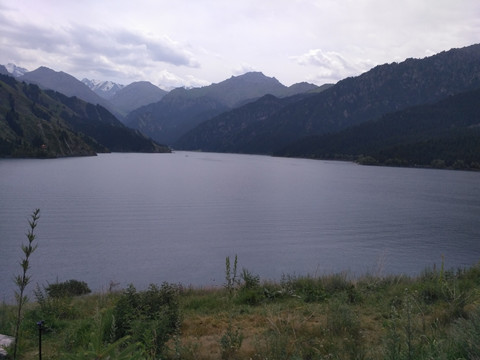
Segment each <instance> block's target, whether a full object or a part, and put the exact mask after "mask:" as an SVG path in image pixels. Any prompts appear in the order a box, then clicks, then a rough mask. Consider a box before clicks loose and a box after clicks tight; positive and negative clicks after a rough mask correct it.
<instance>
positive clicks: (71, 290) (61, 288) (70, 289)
mask: <svg viewBox="0 0 480 360" xmlns="http://www.w3.org/2000/svg"><path fill="white" fill-rule="evenodd" d="M45 290H46V292H47V294H48V296H50V297H52V298H62V297H72V296H80V295H85V294H89V293H91V292H92V291H91V290H90V288H89V287H88V285H87V283H86V282H84V281H78V280H68V281H65V282H61V283H55V284H49V285H48V286H47V287H46V288H45Z"/></svg>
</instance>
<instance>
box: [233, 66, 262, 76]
mask: <svg viewBox="0 0 480 360" xmlns="http://www.w3.org/2000/svg"><path fill="white" fill-rule="evenodd" d="M251 71H258V69H257V68H255V67H254V66H253V65H250V64H247V63H243V64H241V65H240V66H237V67H236V68H234V69H233V71H232V73H233V75H235V76H237V75H243V74H245V73H247V72H251Z"/></svg>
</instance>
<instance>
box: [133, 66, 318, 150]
mask: <svg viewBox="0 0 480 360" xmlns="http://www.w3.org/2000/svg"><path fill="white" fill-rule="evenodd" d="M317 88H318V87H317V86H315V85H313V84H308V83H299V84H294V85H292V86H290V87H287V86H285V85H283V84H281V83H280V82H279V81H278V80H277V79H275V78H272V77H267V76H265V75H264V74H263V73H261V72H250V73H246V74H244V75H240V76H232V77H231V78H230V79H227V80H225V81H222V82H220V83H217V84H212V85H209V86H205V87H201V88H194V89H188V90H187V89H184V88H178V89H174V90H172V91H170V92H169V93H168V94H167V95H165V96H164V97H163V98H162V100H160V101H159V102H156V103H153V104H149V105H146V106H144V107H141V108H139V109H137V110H135V111H132V112H131V113H130V114H129V115H128V116H127V117H126V119H125V124H127V125H128V126H130V127H132V128H135V129H139V130H140V131H142V132H143V133H145V134H146V135H148V136H150V137H151V138H152V139H155V140H156V141H159V142H161V143H165V144H168V145H172V144H174V143H175V142H176V141H177V140H178V139H179V138H180V137H181V136H182V135H184V134H185V133H186V132H188V131H190V130H192V129H194V128H195V127H196V126H198V125H200V124H201V123H202V122H204V121H206V120H208V119H210V118H212V117H214V116H216V115H219V114H221V113H225V112H227V111H229V110H232V109H234V108H236V107H239V106H241V105H244V104H246V103H249V102H252V101H255V100H256V99H258V98H259V97H262V96H264V95H266V94H272V95H275V96H278V97H285V96H289V95H294V94H298V93H304V92H308V91H314V90H316V89H317Z"/></svg>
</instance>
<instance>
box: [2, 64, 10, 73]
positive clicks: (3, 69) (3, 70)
mask: <svg viewBox="0 0 480 360" xmlns="http://www.w3.org/2000/svg"><path fill="white" fill-rule="evenodd" d="M0 74H2V75H7V76H8V75H10V73H9V72H8V70H7V68H6V67H5V66H4V65H0Z"/></svg>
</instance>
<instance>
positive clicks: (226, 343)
mask: <svg viewBox="0 0 480 360" xmlns="http://www.w3.org/2000/svg"><path fill="white" fill-rule="evenodd" d="M242 341H243V335H242V332H241V330H240V328H238V327H234V326H233V321H232V319H231V318H230V319H229V321H228V327H227V330H226V331H225V333H224V334H223V335H222V337H221V339H220V346H221V350H222V359H224V360H228V359H234V358H235V356H236V354H237V353H238V351H239V350H240V347H241V346H242Z"/></svg>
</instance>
